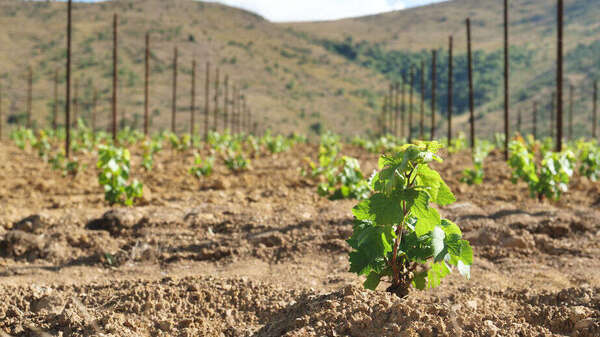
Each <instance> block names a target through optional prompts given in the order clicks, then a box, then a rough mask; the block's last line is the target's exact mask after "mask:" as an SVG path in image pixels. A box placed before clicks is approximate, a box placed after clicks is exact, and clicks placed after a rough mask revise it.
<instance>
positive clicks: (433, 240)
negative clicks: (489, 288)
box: [348, 142, 473, 297]
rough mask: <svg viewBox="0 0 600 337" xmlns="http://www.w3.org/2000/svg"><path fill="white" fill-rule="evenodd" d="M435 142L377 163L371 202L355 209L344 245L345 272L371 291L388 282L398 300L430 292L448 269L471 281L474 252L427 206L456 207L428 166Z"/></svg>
mask: <svg viewBox="0 0 600 337" xmlns="http://www.w3.org/2000/svg"><path fill="white" fill-rule="evenodd" d="M441 147H442V146H441V145H440V144H439V143H437V142H418V143H417V144H416V145H414V144H407V145H404V146H402V147H400V148H399V149H398V152H396V153H394V154H392V155H384V156H382V157H381V158H380V159H379V172H377V173H376V174H374V175H373V177H372V178H371V180H370V182H369V183H370V188H371V189H372V194H371V196H370V197H369V198H368V199H366V200H363V201H361V202H360V203H358V205H356V206H355V207H354V208H353V209H352V213H353V214H354V217H355V223H354V229H353V234H352V237H351V238H350V239H348V243H349V244H350V246H351V247H352V252H350V271H351V272H354V273H357V274H359V275H365V276H366V277H367V279H366V281H365V282H364V286H365V288H368V289H375V288H377V286H378V285H379V283H380V281H381V279H382V278H384V277H387V278H389V279H390V281H391V286H390V287H389V288H388V289H387V290H388V291H389V292H392V293H395V294H397V295H398V296H400V297H404V296H406V295H407V294H408V291H409V289H410V287H411V285H412V286H414V287H415V288H417V289H421V290H422V289H427V288H434V287H436V286H438V285H439V284H440V282H441V280H442V279H443V278H444V277H445V276H447V275H448V274H449V273H450V272H451V269H452V268H453V267H456V268H457V269H458V271H459V273H460V274H462V275H463V276H465V277H466V278H469V277H470V266H471V264H472V263H473V251H472V249H471V246H470V245H469V242H468V241H466V240H463V239H462V232H461V230H460V228H459V227H458V226H457V225H456V224H454V223H452V222H451V221H449V220H446V219H441V218H440V215H439V213H438V212H437V211H436V210H435V208H433V207H431V206H430V203H435V204H438V205H440V206H444V205H448V204H451V203H453V202H454V201H455V198H454V195H453V194H452V192H451V191H450V189H449V188H448V186H447V185H446V183H445V182H444V181H443V180H442V178H441V176H440V175H439V173H438V172H437V171H435V170H433V169H431V168H430V167H429V165H428V163H430V162H432V161H434V160H435V161H441V158H440V157H438V156H437V154H436V152H437V151H438V150H439V149H440V148H441Z"/></svg>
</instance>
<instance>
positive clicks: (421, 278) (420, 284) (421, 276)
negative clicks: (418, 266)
mask: <svg viewBox="0 0 600 337" xmlns="http://www.w3.org/2000/svg"><path fill="white" fill-rule="evenodd" d="M426 277H427V272H421V273H416V274H415V277H414V278H413V280H412V285H413V287H415V288H417V289H419V290H425V287H426V286H427V280H426Z"/></svg>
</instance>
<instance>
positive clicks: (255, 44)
mask: <svg viewBox="0 0 600 337" xmlns="http://www.w3.org/2000/svg"><path fill="white" fill-rule="evenodd" d="M115 12H118V14H119V73H120V76H119V77H120V78H119V113H121V114H123V115H125V116H126V120H125V121H124V124H129V125H131V124H137V125H138V126H139V125H141V123H142V122H141V118H142V116H143V76H144V73H143V71H144V70H143V69H144V64H143V62H144V34H145V32H146V31H150V32H151V46H152V57H151V89H150V91H151V100H150V106H151V111H152V114H151V115H152V116H153V120H152V124H153V130H158V129H160V128H165V127H168V126H169V125H170V116H171V83H172V77H171V76H172V60H173V49H174V47H175V46H177V47H178V49H179V69H180V73H179V77H178V83H179V84H178V111H179V114H178V121H179V122H178V129H179V130H181V131H184V130H188V126H187V125H188V123H189V106H190V87H191V79H190V78H191V76H190V74H191V63H192V59H193V58H194V57H195V58H196V60H197V62H198V63H199V66H198V74H199V75H198V83H199V84H198V99H197V101H198V105H199V106H200V107H203V106H204V103H203V102H204V91H203V90H204V78H205V77H204V71H205V62H207V61H210V62H211V64H212V65H213V66H214V65H215V64H216V65H218V66H219V68H220V73H221V75H223V74H224V73H226V74H228V75H229V77H230V80H231V81H234V82H236V83H237V84H238V85H240V86H241V87H243V88H245V90H244V91H245V94H246V95H247V96H248V101H249V105H250V106H251V107H252V110H253V114H254V115H255V116H257V119H258V120H259V121H260V122H261V127H272V128H273V129H276V130H281V131H283V132H291V131H299V132H303V133H308V132H309V127H310V126H312V128H313V129H318V128H319V127H322V128H325V127H327V128H334V129H335V130H336V131H338V132H346V133H351V132H355V131H356V130H360V131H365V130H367V129H372V128H373V127H374V125H375V124H374V123H375V120H372V119H371V118H370V117H369V113H370V111H371V110H372V108H370V107H369V104H371V105H373V106H374V104H375V102H376V100H375V97H376V96H377V93H376V91H377V88H384V87H385V84H384V83H383V76H382V75H381V74H378V73H376V72H373V71H370V70H369V69H365V68H363V67H360V66H358V65H355V64H352V63H350V62H348V61H347V60H345V59H344V58H343V57H341V56H338V55H336V54H334V53H331V52H329V51H327V50H326V49H325V48H324V47H323V46H320V45H317V44H313V43H311V42H309V41H306V40H304V39H302V38H299V37H297V36H296V35H295V34H293V33H291V32H289V31H288V30H287V29H286V28H285V27H284V26H281V25H276V24H273V23H270V22H267V21H265V20H264V19H262V18H261V17H259V16H257V15H255V14H252V13H249V12H245V11H242V10H238V9H233V8H229V7H226V6H222V5H218V4H213V3H201V2H194V1H189V0H176V1H168V2H166V1H158V0H143V1H142V0H135V1H134V0H122V1H111V2H106V3H96V4H92V3H77V4H74V10H73V18H74V23H73V25H74V32H73V34H74V35H73V36H74V41H73V55H74V60H73V71H74V73H73V76H74V79H78V80H79V82H80V89H79V93H80V95H82V97H80V101H81V103H82V104H83V105H84V106H83V107H82V108H81V109H82V115H83V116H84V117H85V116H87V114H89V111H90V107H89V104H90V102H91V100H92V91H91V89H90V88H91V86H92V85H93V86H95V87H96V88H98V89H99V90H100V93H101V94H100V95H101V98H100V100H101V102H100V103H99V114H100V115H101V116H100V117H99V118H98V120H99V121H100V124H101V125H106V123H107V122H108V115H109V113H110V97H111V83H112V82H111V74H112V16H113V13H115ZM65 15H66V5H65V3H60V2H50V3H47V2H44V3H41V2H23V1H16V0H6V1H2V3H1V4H0V26H1V27H3V28H2V30H3V31H4V33H3V34H1V35H0V45H1V46H2V47H0V64H2V70H0V77H1V78H2V86H3V91H4V93H3V97H4V101H3V107H4V111H5V114H6V115H12V118H11V119H12V120H14V119H15V117H18V116H22V115H23V113H24V111H25V109H26V88H27V82H26V74H27V65H32V67H33V71H34V84H33V87H34V118H35V120H36V122H37V124H38V125H44V124H46V123H48V120H49V118H50V117H49V115H50V113H51V107H52V104H53V82H52V81H53V78H54V72H55V70H56V69H59V70H60V77H61V83H60V87H59V97H60V99H61V102H60V103H61V107H60V109H59V111H60V112H62V111H64V108H63V106H62V104H64V102H63V101H62V99H63V97H64V90H65V89H64V69H65V60H64V55H65V50H66V49H65V46H66V42H65V36H66V34H65V29H66V24H65V22H66V16H65ZM212 78H213V79H214V68H213V69H212ZM221 83H223V78H221ZM213 92H214V89H213ZM221 104H222V103H221ZM211 105H212V102H211ZM6 111H8V112H6ZM59 116H60V117H59V122H62V114H60V115H59ZM103 117H104V118H103ZM46 125H47V124H46Z"/></svg>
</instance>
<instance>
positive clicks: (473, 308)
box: [0, 144, 600, 337]
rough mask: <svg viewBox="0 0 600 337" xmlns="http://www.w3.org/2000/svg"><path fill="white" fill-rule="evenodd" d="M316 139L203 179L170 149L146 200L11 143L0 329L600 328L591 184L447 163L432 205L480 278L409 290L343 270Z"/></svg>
mask: <svg viewBox="0 0 600 337" xmlns="http://www.w3.org/2000/svg"><path fill="white" fill-rule="evenodd" d="M315 151H316V148H315V147H312V146H298V147H296V148H294V149H293V151H291V152H288V153H284V154H278V155H268V156H266V155H265V156H261V157H258V158H255V159H253V161H252V170H250V171H249V172H247V173H243V174H239V175H233V174H230V173H228V172H227V171H226V169H225V168H224V167H223V165H222V164H221V165H217V168H216V171H217V172H216V173H215V174H214V175H213V176H212V177H209V178H205V179H201V180H198V179H196V178H194V177H192V176H191V175H190V174H189V173H188V172H187V170H188V169H189V167H190V166H191V164H192V162H193V153H191V152H189V153H176V152H172V151H170V150H163V151H162V152H161V153H160V154H159V158H157V159H156V162H157V163H158V165H157V167H156V168H155V169H154V170H153V171H152V172H151V173H143V172H142V171H141V170H140V169H137V163H136V161H134V172H135V175H137V177H138V178H139V179H140V180H142V181H143V182H144V185H145V190H146V196H145V198H144V200H143V201H142V202H141V204H140V205H138V206H136V207H134V208H130V209H127V208H115V209H111V208H109V207H108V206H107V205H106V204H105V203H104V201H103V195H102V194H101V191H102V190H101V189H100V187H99V185H98V184H97V182H96V180H95V169H94V162H93V158H92V157H91V156H89V157H86V156H82V158H80V160H82V161H83V162H86V163H87V164H88V170H86V171H85V172H82V173H81V174H79V175H78V176H76V177H74V178H73V177H62V176H61V174H60V173H58V172H54V171H52V170H51V169H50V167H49V165H47V164H44V163H43V162H41V161H40V160H39V159H38V158H37V157H36V156H35V155H34V154H33V153H28V152H26V151H21V150H19V149H17V148H15V147H13V146H12V145H9V144H3V145H2V146H0V336H2V335H10V336H48V335H51V336H365V337H366V336H600V224H599V223H598V220H597V219H598V218H599V215H600V212H599V211H598V205H600V193H599V191H600V184H599V183H592V182H589V181H587V180H585V179H580V178H577V179H576V180H575V181H574V182H573V185H572V188H571V191H570V192H569V193H567V194H566V195H565V196H564V198H563V199H562V200H561V201H560V202H557V203H550V202H547V201H545V202H538V201H536V200H533V199H530V198H529V197H528V194H527V190H526V186H525V185H521V184H519V185H512V184H511V183H510V181H509V179H508V178H509V170H508V168H507V166H506V165H505V164H504V163H503V162H502V161H501V158H500V156H499V155H498V154H496V153H493V154H492V156H491V157H490V158H489V160H488V161H487V163H486V165H487V167H486V172H487V177H486V179H485V182H484V184H483V185H481V186H476V187H470V186H467V185H464V184H461V183H460V182H459V179H460V176H461V174H460V173H461V171H462V169H464V168H465V167H467V166H468V165H470V159H469V155H468V154H467V153H460V154H456V155H453V156H451V157H449V158H448V159H447V160H446V161H445V162H444V163H443V164H440V165H438V166H437V168H438V169H440V170H441V172H442V176H443V177H445V178H446V180H447V181H448V183H449V185H450V187H451V188H452V190H453V191H454V192H455V194H456V195H457V198H458V202H457V203H455V204H453V205H450V206H448V207H445V208H443V209H441V210H440V211H441V213H442V214H443V215H444V216H445V217H447V218H449V219H451V220H453V221H455V222H456V223H458V224H460V225H461V227H462V228H463V232H464V233H465V236H466V237H467V238H468V239H469V240H470V241H471V245H472V246H473V247H474V253H475V262H474V266H473V268H472V278H471V280H468V281H465V280H463V279H461V278H460V277H459V276H451V277H449V278H448V279H446V280H444V282H443V283H442V285H441V286H440V287H439V288H437V289H435V290H432V291H428V292H418V291H414V292H412V293H411V294H410V295H409V297H408V298H405V299H400V298H397V297H396V296H394V295H390V294H387V293H385V292H383V291H378V292H371V291H365V290H363V289H362V288H361V283H362V281H363V280H361V279H360V278H359V277H357V276H356V275H354V274H350V273H348V272H347V270H348V260H347V253H348V251H349V247H348V245H347V244H346V243H345V241H344V240H345V239H347V238H348V237H349V235H350V233H351V220H352V217H351V213H350V209H351V208H352V206H353V205H354V203H355V202H354V201H336V202H333V201H329V200H326V199H323V198H320V197H318V196H317V194H316V193H315V190H316V187H315V183H314V182H312V181H310V180H307V179H304V178H302V177H301V176H300V174H299V167H300V166H301V165H302V160H303V157H305V156H311V157H314V155H315ZM344 153H347V154H350V155H352V156H355V157H358V158H359V159H360V161H361V164H362V166H363V168H364V170H365V171H366V172H370V171H371V170H372V169H373V168H374V166H375V164H376V162H377V160H376V158H377V156H376V155H373V154H367V153H366V152H364V151H361V150H359V149H355V148H346V149H345V150H344ZM136 160H139V158H137V157H136ZM380 288H381V289H385V287H384V286H381V287H380Z"/></svg>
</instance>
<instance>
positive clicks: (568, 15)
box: [287, 0, 600, 135]
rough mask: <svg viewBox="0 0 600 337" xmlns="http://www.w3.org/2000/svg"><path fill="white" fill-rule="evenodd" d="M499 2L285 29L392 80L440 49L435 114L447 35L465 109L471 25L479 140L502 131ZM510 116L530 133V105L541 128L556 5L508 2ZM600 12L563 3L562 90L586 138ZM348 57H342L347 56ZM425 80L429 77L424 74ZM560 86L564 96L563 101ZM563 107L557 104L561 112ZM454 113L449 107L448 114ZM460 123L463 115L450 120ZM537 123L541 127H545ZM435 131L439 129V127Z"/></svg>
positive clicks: (457, 2)
mask: <svg viewBox="0 0 600 337" xmlns="http://www.w3.org/2000/svg"><path fill="white" fill-rule="evenodd" d="M502 3H503V2H502V1H500V0H454V1H448V2H443V3H437V4H432V5H429V6H423V7H418V8H412V9H407V10H402V11H395V12H391V13H385V14H381V15H374V16H366V17H361V18H352V19H345V20H339V21H331V22H312V23H290V24H287V26H288V27H290V29H293V30H295V31H298V32H302V33H303V34H306V35H307V36H309V37H310V39H313V40H318V41H325V42H326V44H329V45H333V46H334V47H337V48H334V51H336V50H337V51H338V54H341V55H344V52H346V55H345V56H346V57H347V58H348V59H353V60H354V61H356V62H357V63H359V64H362V65H363V66H367V67H375V68H376V69H377V70H378V71H379V72H382V73H384V74H386V75H387V76H388V77H392V78H394V77H395V78H398V77H399V74H401V73H403V72H405V73H406V72H408V68H409V67H410V66H411V65H412V64H415V63H417V64H419V63H420V60H421V59H425V60H426V62H427V63H426V64H427V67H429V65H430V52H429V50H431V49H440V51H441V52H442V54H441V56H439V59H438V66H439V67H440V69H439V70H438V73H439V76H440V78H439V80H438V83H439V84H438V85H439V86H440V87H439V88H438V93H439V94H438V95H441V97H440V98H439V99H440V101H439V103H438V106H439V107H440V110H439V112H440V113H442V114H443V113H445V110H446V103H445V102H446V98H445V97H446V96H445V94H444V93H445V90H446V83H447V82H446V81H447V77H445V72H446V69H447V60H446V55H445V54H444V53H445V50H447V46H448V36H449V35H453V37H454V47H455V51H454V54H455V55H456V57H457V58H456V59H455V66H456V67H457V68H458V71H457V70H455V72H456V75H455V76H456V77H455V81H456V82H457V87H456V92H455V95H456V96H457V97H456V100H455V104H458V108H459V110H458V112H459V113H460V112H462V111H464V108H465V103H466V99H467V98H466V92H465V90H466V89H465V86H466V80H467V79H466V72H465V69H464V68H465V67H466V65H465V62H464V56H465V53H466V29H465V18H466V17H468V16H470V17H471V20H472V32H473V48H474V50H475V51H476V52H479V53H481V55H480V56H481V57H480V59H476V60H475V72H476V74H475V82H476V83H475V84H476V93H477V94H479V96H480V97H479V98H476V105H477V110H478V115H479V119H480V121H479V125H480V127H481V129H480V131H481V133H482V135H483V134H489V133H490V132H494V131H500V130H502V122H501V114H500V113H499V112H500V110H501V109H502V100H501V95H502V91H501V87H500V86H501V83H502V73H503V70H502V47H503V41H502V37H503V27H502V25H503V18H502V10H503V8H502ZM509 4H510V12H509V16H510V17H509V21H510V42H511V48H512V49H511V102H512V104H511V110H512V111H513V116H514V117H515V118H514V119H513V121H514V123H515V124H516V115H517V114H518V111H519V110H521V111H523V114H524V117H523V124H524V125H525V126H527V127H528V128H529V127H530V125H529V124H530V120H531V116H530V111H531V109H532V108H531V107H532V102H533V101H538V102H539V104H540V109H541V111H540V113H541V114H542V116H541V117H543V119H542V121H543V122H542V123H546V124H547V125H549V122H548V121H547V117H549V108H550V97H551V92H552V91H553V90H554V87H555V82H554V79H555V68H556V65H555V60H556V0H535V1H534V0H511V1H509ZM599 15H600V6H598V2H597V1H595V0H566V1H565V40H564V41H565V48H566V51H565V53H566V56H567V57H566V61H565V63H566V69H567V73H566V80H567V84H566V85H567V86H568V85H569V84H573V85H574V86H575V107H574V110H575V114H576V117H575V125H576V128H575V130H576V132H578V133H580V134H584V133H585V132H588V129H589V120H590V108H591V97H592V93H591V90H592V89H591V87H592V85H591V83H592V81H593V80H595V79H598V78H600V61H598V60H600V21H598V20H597V18H598V16H599ZM348 54H349V55H350V57H349V55H348ZM427 76H428V78H429V76H430V75H429V74H427ZM567 94H568V88H566V90H565V102H567V101H566V99H567ZM566 108H568V106H565V109H566ZM454 111H457V110H456V107H455V110H454ZM458 120H459V121H461V122H462V123H463V124H464V123H465V122H466V117H465V116H462V117H460V118H459V119H458ZM546 124H544V126H546ZM440 126H442V125H441V124H440Z"/></svg>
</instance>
